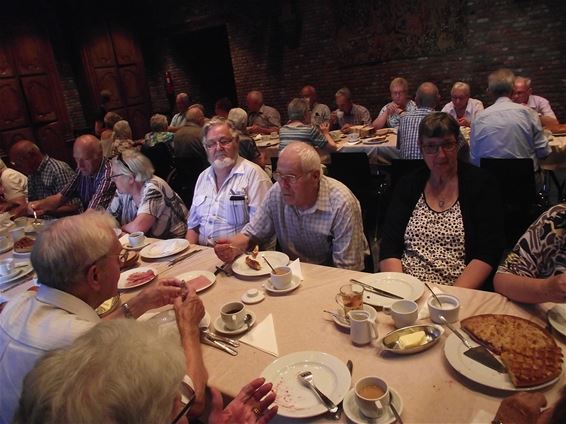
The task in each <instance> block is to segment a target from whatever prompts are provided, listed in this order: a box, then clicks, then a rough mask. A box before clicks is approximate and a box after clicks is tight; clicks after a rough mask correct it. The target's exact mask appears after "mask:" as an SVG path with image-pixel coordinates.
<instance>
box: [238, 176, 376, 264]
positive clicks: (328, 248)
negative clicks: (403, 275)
mask: <svg viewBox="0 0 566 424" xmlns="http://www.w3.org/2000/svg"><path fill="white" fill-rule="evenodd" d="M242 233H243V234H245V235H247V236H249V237H254V238H257V239H259V240H260V241H262V240H266V239H268V238H270V237H272V236H273V235H276V236H277V241H278V243H279V245H280V246H281V249H282V250H283V252H285V253H286V254H287V255H289V256H290V257H291V259H295V258H300V259H301V260H302V261H304V262H309V263H314V264H321V265H330V266H332V265H333V266H336V267H338V268H346V269H355V270H362V269H363V268H364V256H365V254H366V253H367V252H368V244H367V241H366V238H365V236H364V231H363V226H362V214H361V209H360V204H359V202H358V201H357V199H356V198H355V197H354V195H353V194H352V192H351V191H350V190H348V188H347V187H346V186H345V185H344V184H342V183H341V182H339V181H337V180H334V179H332V178H328V177H325V176H321V179H320V186H319V190H318V198H317V200H316V203H315V204H314V205H313V206H312V207H310V208H309V209H306V210H301V209H298V208H296V207H295V206H291V205H287V204H286V203H285V201H284V200H283V195H282V193H281V186H280V185H279V183H275V184H274V185H273V187H272V188H271V189H270V190H269V192H268V193H267V197H266V198H265V201H264V202H263V203H262V205H261V208H260V210H259V211H258V213H257V214H256V215H255V216H254V217H253V219H251V220H250V223H249V224H247V225H246V226H245V227H244V229H243V230H242Z"/></svg>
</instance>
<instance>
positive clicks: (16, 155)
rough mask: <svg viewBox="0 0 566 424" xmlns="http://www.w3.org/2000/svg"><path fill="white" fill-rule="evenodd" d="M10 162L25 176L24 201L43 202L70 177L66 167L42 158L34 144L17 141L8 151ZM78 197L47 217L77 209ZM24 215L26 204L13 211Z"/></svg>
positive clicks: (59, 162) (78, 205)
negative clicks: (26, 180)
mask: <svg viewBox="0 0 566 424" xmlns="http://www.w3.org/2000/svg"><path fill="white" fill-rule="evenodd" d="M10 159H11V160H12V163H13V164H14V166H15V167H16V168H17V169H18V170H20V171H21V172H23V173H24V174H25V175H27V177H28V201H29V202H32V201H34V200H40V199H44V198H46V197H49V196H52V195H54V194H57V193H59V192H60V191H61V190H63V188H65V186H66V185H67V184H69V183H70V182H71V180H72V179H73V178H74V176H75V173H74V172H73V170H72V169H71V167H70V166H69V165H67V164H66V163H65V162H62V161H60V160H57V159H54V158H52V157H50V156H48V155H44V154H43V153H42V152H41V150H40V149H39V147H37V145H36V144H34V143H32V142H31V141H29V140H20V141H18V142H17V143H15V144H14V145H12V147H11V148H10ZM80 207H81V206H80V201H79V199H78V198H75V199H73V200H72V201H71V202H69V203H67V204H63V205H61V206H60V207H58V208H57V209H56V210H54V211H52V213H51V216H53V217H60V216H64V215H70V214H72V213H75V212H76V211H77V210H79V209H80ZM26 213H27V205H23V206H22V207H20V208H18V210H16V211H15V214H16V215H17V216H21V215H25V214H26Z"/></svg>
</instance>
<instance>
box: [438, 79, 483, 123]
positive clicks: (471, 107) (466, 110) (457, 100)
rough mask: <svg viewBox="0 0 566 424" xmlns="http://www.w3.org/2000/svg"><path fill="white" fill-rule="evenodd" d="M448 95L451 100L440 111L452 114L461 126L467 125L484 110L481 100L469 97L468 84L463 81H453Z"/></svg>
mask: <svg viewBox="0 0 566 424" xmlns="http://www.w3.org/2000/svg"><path fill="white" fill-rule="evenodd" d="M450 97H451V99H452V101H451V102H450V103H447V104H446V105H445V106H444V107H443V108H442V112H446V113H448V114H449V115H452V116H453V117H454V118H456V120H457V121H458V123H459V124H460V126H462V127H469V126H470V125H471V124H472V121H473V120H474V119H475V118H476V115H477V114H478V113H480V112H481V111H483V110H484V109H483V103H482V102H481V100H478V99H472V98H471V97H470V86H469V85H468V84H466V83H465V82H460V81H458V82H456V83H454V85H453V86H452V90H450Z"/></svg>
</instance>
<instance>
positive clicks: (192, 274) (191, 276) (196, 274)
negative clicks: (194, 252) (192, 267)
mask: <svg viewBox="0 0 566 424" xmlns="http://www.w3.org/2000/svg"><path fill="white" fill-rule="evenodd" d="M201 275H202V276H203V277H204V278H206V279H207V280H208V281H209V284H207V285H205V286H203V287H199V288H198V289H197V290H196V292H197V293H199V292H201V291H203V290H206V289H207V288H209V287H210V286H212V285H213V284H214V282H215V281H216V275H214V274H213V273H212V272H210V271H190V272H184V273H182V274H179V275H177V276H176V277H175V278H176V279H178V280H184V281H185V282H188V281H189V280H192V279H194V278H197V277H200V276H201Z"/></svg>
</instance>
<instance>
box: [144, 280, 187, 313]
mask: <svg viewBox="0 0 566 424" xmlns="http://www.w3.org/2000/svg"><path fill="white" fill-rule="evenodd" d="M182 286H183V284H182V282H181V281H179V280H176V279H174V278H169V279H166V280H161V281H159V282H158V283H157V284H155V285H153V286H151V287H148V288H146V289H144V290H142V291H141V292H140V294H138V296H139V297H140V300H141V301H142V303H143V305H144V308H145V310H146V311H148V310H150V309H155V308H160V307H162V306H165V305H171V304H172V303H173V302H174V301H175V298H177V297H179V296H181V287H182Z"/></svg>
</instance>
